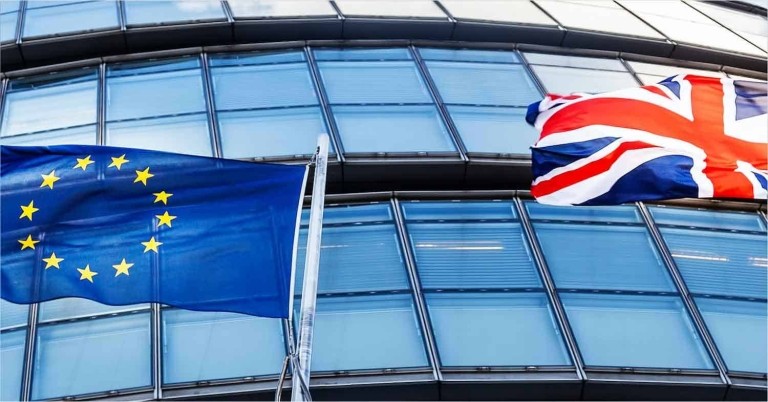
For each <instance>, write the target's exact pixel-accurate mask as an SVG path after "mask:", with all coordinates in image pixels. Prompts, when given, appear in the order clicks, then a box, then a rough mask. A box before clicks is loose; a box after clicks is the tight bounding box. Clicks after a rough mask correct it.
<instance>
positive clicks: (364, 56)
mask: <svg viewBox="0 0 768 402" xmlns="http://www.w3.org/2000/svg"><path fill="white" fill-rule="evenodd" d="M314 53H315V60H318V61H331V60H335V61H353V60H358V61H361V60H368V61H383V60H412V58H411V53H410V52H409V51H408V49H406V48H404V47H388V48H372V49H371V48H345V49H322V48H321V49H320V50H314Z"/></svg>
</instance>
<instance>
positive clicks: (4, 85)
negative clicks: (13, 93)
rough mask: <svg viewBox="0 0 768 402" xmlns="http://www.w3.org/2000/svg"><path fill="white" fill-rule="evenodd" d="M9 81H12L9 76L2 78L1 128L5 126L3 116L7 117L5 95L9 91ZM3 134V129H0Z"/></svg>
mask: <svg viewBox="0 0 768 402" xmlns="http://www.w3.org/2000/svg"><path fill="white" fill-rule="evenodd" d="M8 82H10V79H8V78H3V79H2V80H0V129H2V127H3V117H5V115H4V114H3V111H4V109H5V95H6V93H7V92H8ZM2 134H3V133H2V131H0V135H2Z"/></svg>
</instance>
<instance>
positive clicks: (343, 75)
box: [318, 61, 432, 104]
mask: <svg viewBox="0 0 768 402" xmlns="http://www.w3.org/2000/svg"><path fill="white" fill-rule="evenodd" d="M318 66H319V67H320V75H321V76H322V77H323V82H324V83H325V89H326V91H327V92H328V100H329V101H330V102H331V103H395V104H397V103H431V102H432V100H431V98H430V96H429V92H428V91H427V87H426V85H424V82H423V81H422V80H421V77H420V76H419V72H418V70H417V69H416V66H415V65H414V63H413V62H410V61H391V62H365V61H356V62H321V63H318Z"/></svg>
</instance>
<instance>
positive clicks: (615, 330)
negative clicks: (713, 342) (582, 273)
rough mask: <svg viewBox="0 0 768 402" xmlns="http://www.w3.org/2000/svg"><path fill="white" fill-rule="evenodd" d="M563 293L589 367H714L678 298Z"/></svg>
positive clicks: (578, 342) (565, 304)
mask: <svg viewBox="0 0 768 402" xmlns="http://www.w3.org/2000/svg"><path fill="white" fill-rule="evenodd" d="M560 298H561V300H562V302H563V305H564V307H565V311H566V313H567V315H568V320H569V321H570V323H571V328H572V329H573V334H574V336H575V337H576V342H577V344H578V346H579V350H580V351H581V355H582V356H583V357H584V364H585V365H587V366H614V367H615V366H618V367H658V368H681V369H682V368H690V369H711V368H713V366H712V362H711V361H710V359H709V357H708V355H707V352H706V350H705V349H704V346H703V345H702V344H701V342H700V341H699V336H698V334H697V333H696V330H695V329H694V326H693V324H692V322H691V320H690V319H689V318H688V315H687V314H686V312H685V309H684V307H683V304H682V302H681V301H680V300H679V299H678V298H677V297H663V296H609V295H580V294H564V295H561V296H560Z"/></svg>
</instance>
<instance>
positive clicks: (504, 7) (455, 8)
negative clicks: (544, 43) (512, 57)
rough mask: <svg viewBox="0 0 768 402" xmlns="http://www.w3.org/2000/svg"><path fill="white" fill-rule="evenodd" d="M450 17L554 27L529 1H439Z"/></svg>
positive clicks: (553, 22) (549, 19)
mask: <svg viewBox="0 0 768 402" xmlns="http://www.w3.org/2000/svg"><path fill="white" fill-rule="evenodd" d="M440 3H441V4H443V5H444V6H445V8H447V9H448V12H450V13H451V15H452V16H453V17H454V18H456V19H458V20H463V19H469V20H481V21H502V22H518V23H524V24H539V25H556V24H555V21H553V20H552V19H551V18H549V17H548V16H547V15H546V14H544V12H542V11H541V10H540V9H539V8H537V7H536V6H534V5H533V4H532V3H531V2H530V1H521V0H516V1H508V0H483V1H477V0H440Z"/></svg>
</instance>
